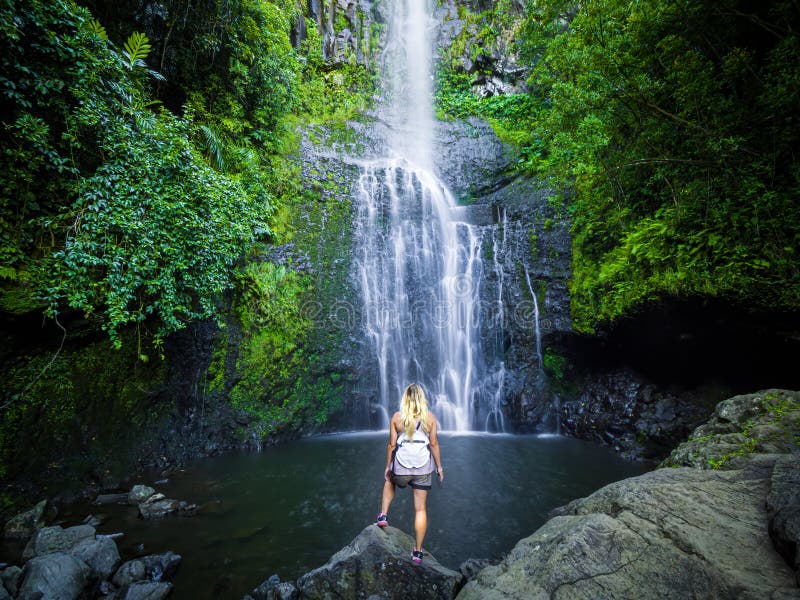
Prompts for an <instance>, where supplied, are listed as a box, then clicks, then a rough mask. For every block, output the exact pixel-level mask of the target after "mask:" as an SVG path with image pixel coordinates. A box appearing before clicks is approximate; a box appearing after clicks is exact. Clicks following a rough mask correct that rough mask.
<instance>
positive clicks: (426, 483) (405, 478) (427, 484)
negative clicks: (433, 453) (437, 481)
mask: <svg viewBox="0 0 800 600" xmlns="http://www.w3.org/2000/svg"><path fill="white" fill-rule="evenodd" d="M392 483H393V484H395V485H396V486H397V487H401V488H404V487H406V486H407V485H410V486H411V487H412V488H413V489H415V490H429V489H431V486H432V485H433V473H425V474H424V475H395V474H394V473H392Z"/></svg>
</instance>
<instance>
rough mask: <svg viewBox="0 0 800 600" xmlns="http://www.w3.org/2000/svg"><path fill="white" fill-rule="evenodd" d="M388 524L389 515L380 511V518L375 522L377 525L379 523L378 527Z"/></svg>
mask: <svg viewBox="0 0 800 600" xmlns="http://www.w3.org/2000/svg"><path fill="white" fill-rule="evenodd" d="M388 524H389V515H385V514H383V513H378V520H377V521H376V522H375V525H377V526H378V527H386V526H387V525H388Z"/></svg>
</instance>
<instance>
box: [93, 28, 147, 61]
mask: <svg viewBox="0 0 800 600" xmlns="http://www.w3.org/2000/svg"><path fill="white" fill-rule="evenodd" d="M89 23H90V29H91V31H92V33H97V26H96V23H97V21H94V20H92V21H90V22H89ZM150 50H152V46H151V45H150V42H149V40H148V39H147V36H146V35H145V34H143V33H141V32H138V31H134V32H133V33H132V34H131V36H130V37H129V38H128V39H127V40H126V41H125V44H124V46H123V52H122V56H123V58H125V68H126V69H128V70H129V71H133V69H134V68H136V67H146V66H147V63H145V62H144V59H145V58H147V55H148V54H150Z"/></svg>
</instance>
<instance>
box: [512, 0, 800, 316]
mask: <svg viewBox="0 0 800 600" xmlns="http://www.w3.org/2000/svg"><path fill="white" fill-rule="evenodd" d="M792 15H794V16H792ZM796 24H797V22H796V7H793V5H792V3H791V2H788V1H779V2H773V3H766V4H761V5H758V6H755V5H751V4H748V3H743V2H740V1H738V0H725V1H724V2H710V1H704V2H686V1H683V0H660V1H658V2H651V3H634V4H631V3H629V2H625V1H622V0H604V1H602V2H593V3H585V4H577V3H573V2H550V3H546V4H541V3H535V4H531V5H529V9H528V14H527V19H526V23H525V27H524V29H523V31H522V34H521V36H520V39H521V40H522V43H523V46H524V49H525V52H526V55H527V57H528V60H529V61H530V62H531V64H532V65H534V67H535V71H534V75H533V76H532V78H531V80H530V83H531V86H532V93H533V96H534V98H535V99H536V101H534V102H533V106H534V107H539V110H538V113H537V114H536V118H535V119H532V120H531V121H530V123H531V124H532V128H531V131H530V134H529V135H528V138H527V140H525V141H524V142H523V145H525V146H526V150H525V152H524V153H523V157H524V160H525V164H524V166H525V168H526V169H527V170H528V171H529V172H531V173H535V174H539V175H542V176H545V177H552V178H553V179H554V181H555V183H556V185H558V186H561V187H562V188H564V187H571V188H572V189H573V190H574V195H573V196H572V198H571V200H570V203H569V210H570V212H571V216H572V223H573V235H574V237H573V250H574V252H573V261H574V262H573V271H574V281H573V284H572V288H571V297H572V311H573V324H574V326H575V327H576V328H577V329H579V330H583V331H592V330H594V328H595V327H596V326H597V325H598V324H600V323H604V322H608V321H610V320H613V319H615V318H617V317H618V316H620V315H622V314H625V313H628V312H630V311H631V310H633V309H635V308H636V307H637V306H638V305H640V304H642V303H644V302H648V301H652V300H654V299H657V298H659V297H663V296H667V295H669V296H678V297H686V296H691V295H700V296H717V297H724V298H727V299H730V300H731V301H733V302H740V303H742V304H744V305H747V306H748V307H751V308H753V309H756V310H773V309H779V310H780V309H797V307H798V306H800V269H799V268H798V262H797V258H796V249H797V246H798V241H800V213H798V211H797V209H796V197H797V195H798V192H800V168H798V167H799V164H798V159H797V157H796V152H795V150H794V148H796V145H797V141H798V128H797V116H798V114H800V93H798V92H800V41H798V37H797V27H796Z"/></svg>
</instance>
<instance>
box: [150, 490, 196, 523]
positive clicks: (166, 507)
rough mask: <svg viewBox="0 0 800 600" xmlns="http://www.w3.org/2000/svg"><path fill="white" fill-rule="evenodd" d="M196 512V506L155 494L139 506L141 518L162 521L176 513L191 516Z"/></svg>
mask: <svg viewBox="0 0 800 600" xmlns="http://www.w3.org/2000/svg"><path fill="white" fill-rule="evenodd" d="M196 510H197V505H196V504H190V503H189V502H186V501H185V500H173V499H171V498H165V497H164V495H163V494H155V495H153V496H151V497H150V499H149V500H148V501H147V502H142V503H141V504H139V516H140V517H142V518H143V519H161V518H164V517H166V516H167V515H170V514H173V513H176V512H183V513H188V514H190V513H193V512H195V511H196Z"/></svg>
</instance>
